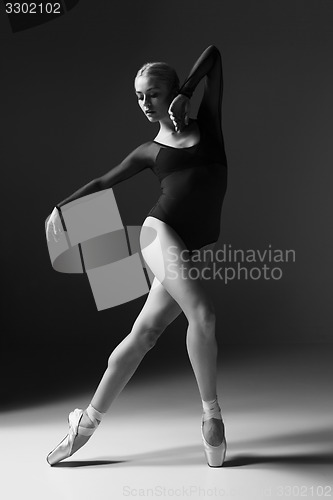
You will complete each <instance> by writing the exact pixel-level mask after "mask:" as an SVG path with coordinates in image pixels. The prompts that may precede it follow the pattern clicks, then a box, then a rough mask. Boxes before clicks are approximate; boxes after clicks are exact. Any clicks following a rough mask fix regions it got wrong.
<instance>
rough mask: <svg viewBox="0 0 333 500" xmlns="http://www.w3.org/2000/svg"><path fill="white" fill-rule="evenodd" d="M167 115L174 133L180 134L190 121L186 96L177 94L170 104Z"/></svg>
mask: <svg viewBox="0 0 333 500" xmlns="http://www.w3.org/2000/svg"><path fill="white" fill-rule="evenodd" d="M168 113H169V116H170V118H171V120H172V121H173V124H174V127H175V130H176V132H177V133H180V132H182V131H183V130H184V128H185V127H186V126H187V125H188V124H189V121H190V118H189V115H190V99H189V98H188V97H186V95H183V94H178V95H177V96H176V97H175V98H174V100H173V101H172V103H171V104H170V106H169V109H168Z"/></svg>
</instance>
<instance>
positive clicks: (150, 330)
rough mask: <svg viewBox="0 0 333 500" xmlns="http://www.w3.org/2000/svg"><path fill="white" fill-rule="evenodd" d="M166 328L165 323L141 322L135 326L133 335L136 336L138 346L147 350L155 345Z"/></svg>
mask: <svg viewBox="0 0 333 500" xmlns="http://www.w3.org/2000/svg"><path fill="white" fill-rule="evenodd" d="M164 330H165V326H164V325H160V324H141V325H135V326H134V327H133V329H132V331H131V335H132V336H133V337H134V338H135V341H136V343H137V345H138V348H139V349H142V350H143V351H144V352H146V351H149V350H150V349H152V348H153V347H154V346H155V344H156V342H157V340H158V339H159V337H160V336H161V334H162V333H163V332H164Z"/></svg>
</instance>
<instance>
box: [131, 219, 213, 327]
mask: <svg viewBox="0 0 333 500" xmlns="http://www.w3.org/2000/svg"><path fill="white" fill-rule="evenodd" d="M140 244H141V251H142V255H143V257H144V259H145V261H146V262H147V265H148V266H149V267H150V269H151V271H152V272H153V273H154V275H155V277H156V278H157V279H158V281H159V282H160V283H161V284H162V285H163V287H164V288H165V290H166V291H167V292H168V293H169V294H170V296H171V297H172V298H173V299H174V300H175V301H176V302H177V304H178V305H179V306H180V307H181V309H182V310H183V311H184V314H185V315H186V317H187V319H190V318H191V317H193V315H194V314H196V313H198V312H201V311H202V310H203V309H206V310H210V311H213V304H212V301H211V300H210V299H209V297H208V295H207V292H206V290H205V289H204V287H203V286H202V283H201V282H200V279H199V278H198V277H197V275H198V273H194V274H193V273H192V272H191V270H192V269H193V267H197V268H200V263H193V262H192V260H191V258H190V256H189V253H188V251H187V249H186V247H185V245H184V242H183V240H182V239H181V238H180V237H179V235H178V234H177V233H176V231H175V230H174V229H173V228H172V227H170V226H169V225H168V224H166V223H164V222H162V221H160V220H159V219H156V218H154V217H147V218H146V219H145V221H144V224H143V226H142V228H141V233H140ZM201 265H202V264H201ZM192 274H193V275H192Z"/></svg>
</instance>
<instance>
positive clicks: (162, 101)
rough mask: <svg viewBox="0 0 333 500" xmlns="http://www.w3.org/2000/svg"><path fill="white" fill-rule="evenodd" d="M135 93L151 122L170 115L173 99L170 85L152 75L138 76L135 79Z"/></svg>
mask: <svg viewBox="0 0 333 500" xmlns="http://www.w3.org/2000/svg"><path fill="white" fill-rule="evenodd" d="M135 93H136V95H137V98H138V103H139V106H140V108H141V109H142V111H143V112H144V113H145V115H146V116H147V118H148V120H149V121H150V122H157V121H159V120H163V119H164V118H167V117H169V113H168V109H169V106H170V104H171V101H172V99H173V98H172V96H171V95H170V89H169V87H168V85H167V84H166V83H165V82H163V81H161V80H158V79H157V78H155V77H152V76H138V77H137V78H136V79H135Z"/></svg>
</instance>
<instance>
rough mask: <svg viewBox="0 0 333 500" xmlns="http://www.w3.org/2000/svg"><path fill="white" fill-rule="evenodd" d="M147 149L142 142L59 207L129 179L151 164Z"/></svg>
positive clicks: (59, 205) (59, 204) (58, 205)
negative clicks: (119, 161) (146, 152)
mask: <svg viewBox="0 0 333 500" xmlns="http://www.w3.org/2000/svg"><path fill="white" fill-rule="evenodd" d="M145 150H146V146H145V144H142V145H141V146H139V147H138V148H136V149H135V150H134V151H132V152H131V153H130V154H129V155H128V156H127V157H126V158H125V159H124V160H123V161H122V162H121V163H119V165H117V166H115V167H113V168H112V169H111V170H110V171H109V172H107V173H106V174H104V175H102V176H101V177H98V178H96V179H93V180H92V181H91V182H89V183H88V184H85V185H84V186H83V187H81V188H80V189H78V190H77V191H75V193H73V194H71V195H70V196H68V197H67V198H65V199H64V200H62V201H61V202H60V203H58V204H57V207H59V208H60V207H62V206H63V205H66V203H69V202H70V201H73V200H76V199H78V198H81V197H83V196H87V195H88V194H92V193H96V192H97V191H102V190H103V189H108V188H110V187H113V186H114V185H115V184H118V183H119V182H121V181H124V180H126V179H129V178H130V177H132V176H133V175H135V174H137V173H138V172H140V171H141V170H143V169H145V168H147V167H148V166H149V159H148V158H147V156H146V154H145Z"/></svg>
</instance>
